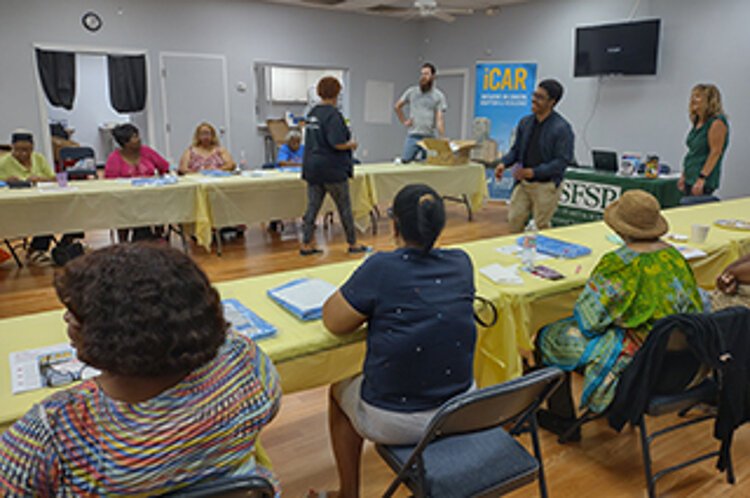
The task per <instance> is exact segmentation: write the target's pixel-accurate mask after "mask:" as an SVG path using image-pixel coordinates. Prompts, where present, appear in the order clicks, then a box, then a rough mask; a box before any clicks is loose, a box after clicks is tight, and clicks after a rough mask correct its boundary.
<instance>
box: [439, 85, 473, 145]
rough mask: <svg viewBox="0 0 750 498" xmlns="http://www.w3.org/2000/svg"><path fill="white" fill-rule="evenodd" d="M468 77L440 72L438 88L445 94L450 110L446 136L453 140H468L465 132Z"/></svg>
mask: <svg viewBox="0 0 750 498" xmlns="http://www.w3.org/2000/svg"><path fill="white" fill-rule="evenodd" d="M465 80H466V77H465V75H464V74H463V73H459V72H453V71H451V72H449V73H447V74H444V73H443V72H438V79H437V87H438V88H439V89H440V90H441V91H442V92H443V93H444V94H445V100H446V101H447V102H448V110H447V111H445V136H446V137H448V138H451V139H459V138H467V137H465V136H464V135H465V133H464V130H465V129H466V127H465V126H466V125H465V124H464V121H465V119H466V109H465V108H464V104H465V102H464V100H465V99H464V85H465V83H466V81H465Z"/></svg>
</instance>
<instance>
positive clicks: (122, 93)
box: [107, 55, 146, 113]
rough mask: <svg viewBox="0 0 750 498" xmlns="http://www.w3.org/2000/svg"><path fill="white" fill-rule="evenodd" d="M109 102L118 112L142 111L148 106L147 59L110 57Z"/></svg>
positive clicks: (131, 56)
mask: <svg viewBox="0 0 750 498" xmlns="http://www.w3.org/2000/svg"><path fill="white" fill-rule="evenodd" d="M107 67H108V71H109V100H110V103H111V104H112V107H114V108H115V110H116V111H117V112H121V113H131V112H139V111H142V110H143V108H144V107H145V106H146V57H145V56H143V55H108V56H107Z"/></svg>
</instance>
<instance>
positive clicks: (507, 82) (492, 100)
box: [474, 62, 536, 199]
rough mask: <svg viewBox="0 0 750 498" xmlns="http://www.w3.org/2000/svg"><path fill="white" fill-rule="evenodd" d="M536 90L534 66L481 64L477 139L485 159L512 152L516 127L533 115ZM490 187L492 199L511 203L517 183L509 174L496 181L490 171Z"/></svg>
mask: <svg viewBox="0 0 750 498" xmlns="http://www.w3.org/2000/svg"><path fill="white" fill-rule="evenodd" d="M535 86H536V63H534V62H477V72H476V91H475V94H474V95H475V102H474V118H475V119H474V136H475V138H477V139H479V142H480V146H481V150H482V156H483V157H484V158H485V159H489V160H491V159H490V157H491V158H492V159H495V158H498V157H501V156H502V155H503V154H505V153H506V152H507V151H508V149H510V147H511V145H512V144H513V140H514V139H515V135H516V126H517V125H518V122H519V121H520V120H521V118H522V117H524V116H526V115H527V114H529V113H531V94H532V93H534V87H535ZM486 175H487V187H488V189H489V192H490V198H492V199H509V198H510V190H511V187H512V185H513V179H512V177H511V176H510V171H509V170H506V172H505V175H504V176H503V179H502V181H495V179H494V178H495V177H494V170H493V169H492V168H487V171H486Z"/></svg>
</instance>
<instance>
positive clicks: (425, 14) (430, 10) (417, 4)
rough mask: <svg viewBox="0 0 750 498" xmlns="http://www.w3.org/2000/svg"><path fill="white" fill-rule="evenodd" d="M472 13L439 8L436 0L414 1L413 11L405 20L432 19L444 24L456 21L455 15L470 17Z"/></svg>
mask: <svg viewBox="0 0 750 498" xmlns="http://www.w3.org/2000/svg"><path fill="white" fill-rule="evenodd" d="M473 13H474V10H473V9H462V8H453V7H440V6H439V5H438V3H437V0H414V10H412V12H411V14H409V15H407V16H406V17H407V19H413V18H422V19H426V18H434V19H439V20H441V21H444V22H453V21H455V20H456V17H455V15H471V14H473Z"/></svg>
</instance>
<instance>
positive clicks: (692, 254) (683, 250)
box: [674, 246, 708, 261]
mask: <svg viewBox="0 0 750 498" xmlns="http://www.w3.org/2000/svg"><path fill="white" fill-rule="evenodd" d="M674 247H675V249H677V250H678V251H680V254H682V257H683V258H685V259H687V260H688V261H690V260H692V259H700V258H705V257H706V256H708V254H706V251H702V250H700V249H696V248H695V247H690V246H674Z"/></svg>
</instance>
